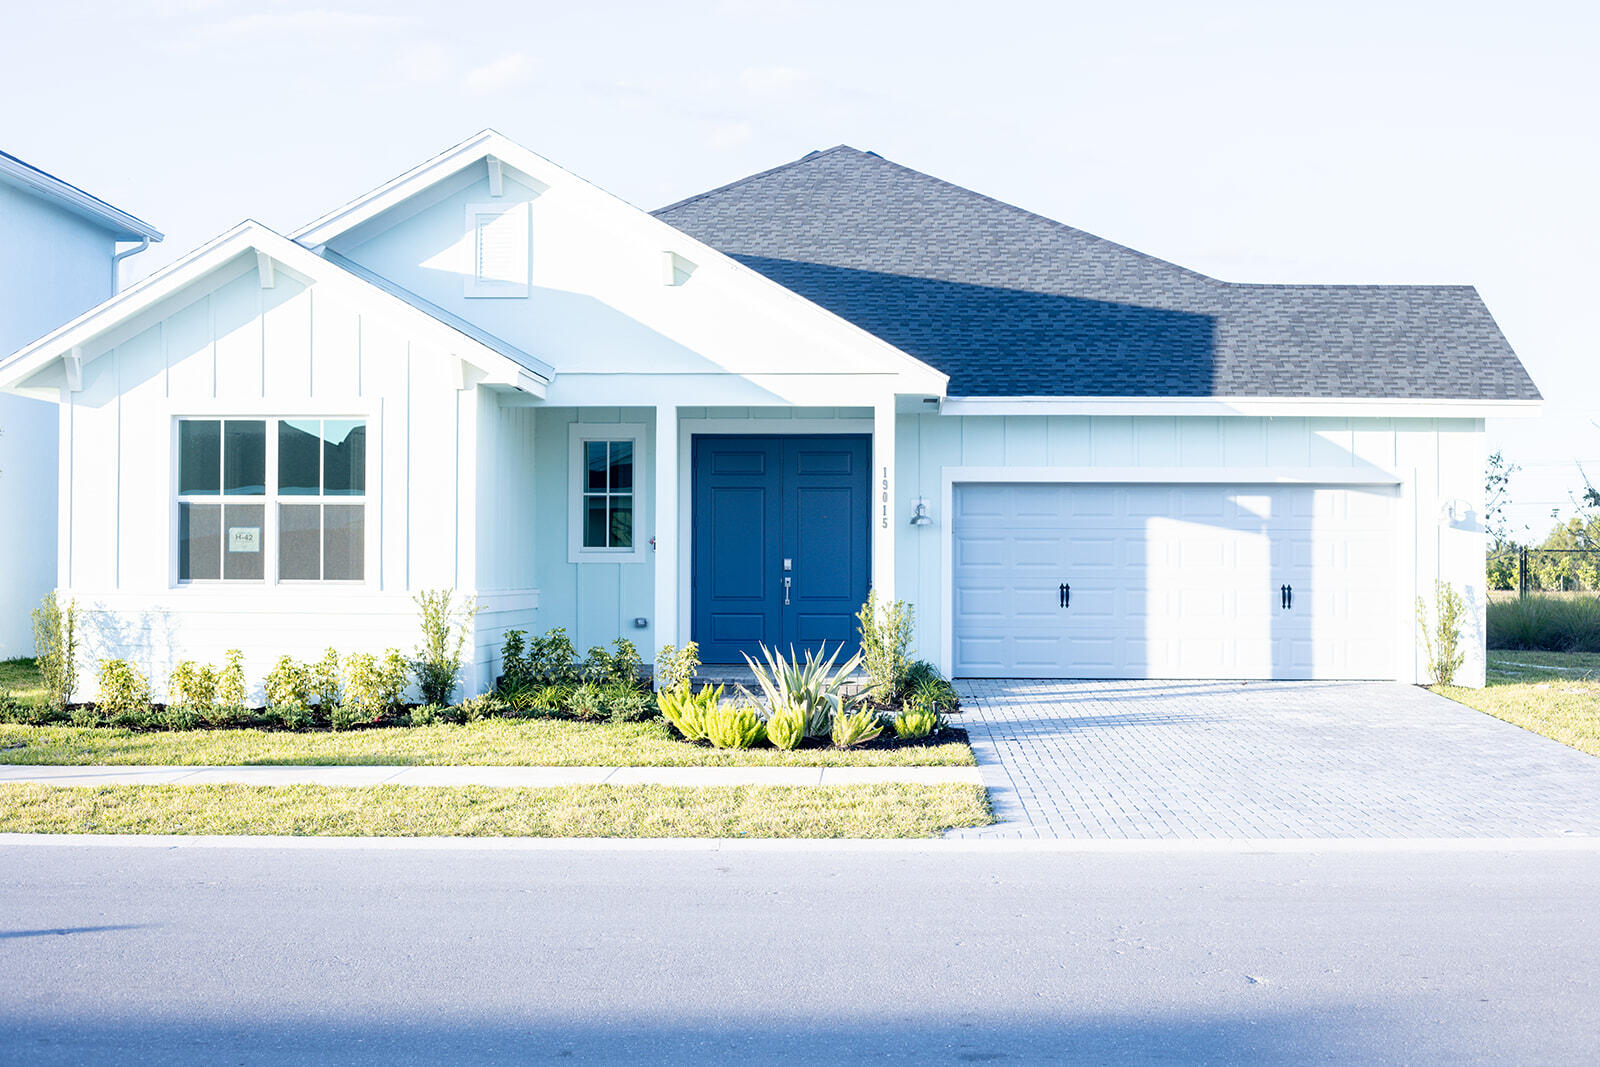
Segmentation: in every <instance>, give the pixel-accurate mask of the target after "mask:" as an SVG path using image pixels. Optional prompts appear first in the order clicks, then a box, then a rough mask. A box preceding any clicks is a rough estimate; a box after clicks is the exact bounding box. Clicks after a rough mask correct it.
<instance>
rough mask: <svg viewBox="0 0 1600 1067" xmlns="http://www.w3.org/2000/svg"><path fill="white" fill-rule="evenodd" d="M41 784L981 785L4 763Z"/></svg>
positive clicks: (616, 772) (696, 771) (812, 777)
mask: <svg viewBox="0 0 1600 1067" xmlns="http://www.w3.org/2000/svg"><path fill="white" fill-rule="evenodd" d="M8 782H33V783H36V784H39V785H80V786H99V785H220V784H237V785H344V786H363V785H415V786H439V785H483V786H493V787H497V788H504V787H511V786H523V787H548V786H563V785H680V786H711V785H796V786H810V785H887V784H891V783H909V784H913V785H945V784H959V785H982V784H983V775H982V773H981V772H980V771H979V770H978V768H976V767H376V766H340V767H327V766H280V765H274V766H261V767H129V766H118V767H106V766H97V767H87V766H85V767H74V766H61V765H49V766H45V765H39V766H34V765H25V764H0V784H3V783H8Z"/></svg>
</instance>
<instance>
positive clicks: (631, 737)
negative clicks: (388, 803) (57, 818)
mask: <svg viewBox="0 0 1600 1067" xmlns="http://www.w3.org/2000/svg"><path fill="white" fill-rule="evenodd" d="M973 762H974V761H973V758H972V749H971V748H969V747H967V745H966V743H965V742H962V741H945V742H943V743H930V744H925V745H910V746H906V747H903V748H861V749H850V750H846V751H843V752H840V751H835V750H834V749H831V748H802V749H798V750H796V751H793V752H783V751H780V750H778V749H774V748H756V749H749V750H746V751H742V752H737V751H723V750H718V749H713V748H705V747H702V746H699V745H691V744H688V743H686V742H684V741H681V740H678V739H677V738H676V737H675V735H674V734H673V733H672V731H671V730H670V728H668V726H667V725H666V723H663V722H661V721H660V720H655V721H652V722H634V723H608V722H572V721H569V720H565V719H530V720H511V719H486V720H484V721H482V722H473V723H466V724H464V725H454V724H440V725H437V726H406V727H389V728H384V729H373V730H351V731H348V732H343V733H329V732H327V731H317V732H312V733H289V732H286V731H275V730H181V731H164V730H157V731H149V732H142V731H141V732H135V731H132V730H121V729H113V728H109V727H98V726H96V727H79V726H15V725H7V724H0V763H30V764H40V763H51V764H79V765H82V764H100V763H103V764H140V765H150V764H170V765H179V766H244V765H248V764H263V763H285V764H309V765H317V764H390V765H396V766H448V765H451V764H456V765H470V766H485V767H517V766H543V767H588V766H599V767H910V766H938V767H970V766H972V764H973Z"/></svg>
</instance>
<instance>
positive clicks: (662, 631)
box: [651, 404, 678, 661]
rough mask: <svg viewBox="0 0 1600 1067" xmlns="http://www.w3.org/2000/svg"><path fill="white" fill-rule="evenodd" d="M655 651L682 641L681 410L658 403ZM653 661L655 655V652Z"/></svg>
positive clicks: (654, 552)
mask: <svg viewBox="0 0 1600 1067" xmlns="http://www.w3.org/2000/svg"><path fill="white" fill-rule="evenodd" d="M654 501H655V541H656V543H655V545H654V547H653V555H654V557H655V558H654V561H653V562H654V563H655V589H656V600H655V605H656V607H655V618H654V619H653V620H651V622H652V624H653V625H654V627H655V651H656V652H657V653H659V652H660V651H661V646H662V645H675V644H677V643H678V409H677V407H676V406H675V405H669V404H660V405H657V406H656V479H655V496H654ZM651 659H652V661H653V660H654V659H655V657H654V656H653V655H652V657H651Z"/></svg>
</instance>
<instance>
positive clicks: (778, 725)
mask: <svg viewBox="0 0 1600 1067" xmlns="http://www.w3.org/2000/svg"><path fill="white" fill-rule="evenodd" d="M805 739H806V712H805V709H804V708H802V707H801V706H800V705H798V704H782V705H779V706H778V707H775V708H773V709H772V711H771V713H770V714H768V715H767V740H768V741H771V742H772V744H773V746H774V747H775V748H782V749H791V748H796V747H798V746H799V744H800V742H801V741H804V740H805Z"/></svg>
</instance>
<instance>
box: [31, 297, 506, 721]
mask: <svg viewBox="0 0 1600 1067" xmlns="http://www.w3.org/2000/svg"><path fill="white" fill-rule="evenodd" d="M109 340H111V341H113V342H115V344H114V347H111V348H108V349H103V350H99V351H89V352H86V353H85V359H86V362H85V367H84V388H83V390H82V391H81V392H78V393H73V394H68V404H67V405H66V407H65V409H64V412H63V419H64V420H65V422H66V425H67V430H66V432H65V433H64V435H63V436H64V440H66V442H67V444H68V454H67V455H66V456H65V458H64V461H63V463H62V479H63V480H62V485H63V486H64V487H65V492H66V493H67V494H68V498H69V500H70V506H71V510H72V523H71V527H70V530H69V531H68V536H67V537H66V538H64V539H63V542H62V546H63V547H62V551H61V567H60V584H61V585H62V586H63V587H64V588H65V589H66V591H67V592H68V594H69V595H71V596H73V597H74V598H75V599H76V600H77V602H78V604H79V606H80V608H81V609H83V611H84V637H85V646H86V657H85V661H86V662H85V671H84V682H85V685H84V689H83V691H84V692H85V694H88V695H92V693H93V688H94V687H93V684H92V683H93V674H94V664H95V661H96V660H97V659H98V658H99V657H100V656H104V655H114V654H116V655H125V656H128V657H130V658H132V659H134V660H135V661H136V662H138V663H139V665H140V666H141V667H142V668H143V669H145V670H146V671H148V672H150V673H151V674H152V675H153V676H154V678H155V680H156V682H157V683H158V686H159V685H162V684H164V681H165V678H166V674H167V672H168V670H169V669H170V667H171V665H172V664H173V663H175V662H177V661H178V660H181V659H184V658H188V657H196V658H201V659H205V660H209V661H212V662H220V661H221V659H222V655H223V653H224V652H225V651H226V650H227V649H229V648H241V649H243V650H245V652H246V662H247V669H248V672H249V675H250V679H251V682H252V687H253V689H254V690H255V691H256V692H257V693H259V686H260V680H261V677H262V675H263V674H264V673H265V671H266V670H267V669H268V668H269V667H270V666H271V665H272V662H273V660H274V659H276V657H277V656H278V655H280V654H282V653H288V654H291V655H294V656H297V657H312V656H315V655H317V654H318V653H319V652H320V651H321V649H323V648H325V647H327V646H329V645H332V646H335V647H337V648H339V649H340V651H342V652H350V651H361V650H366V651H379V650H382V649H384V648H389V647H396V648H400V649H402V650H405V651H408V652H409V651H410V650H411V649H413V648H415V646H416V644H417V642H418V638H419V634H418V630H417V613H416V608H415V605H414V604H413V602H412V597H413V595H414V594H415V592H416V591H417V590H420V589H425V588H456V589H458V590H460V591H461V592H462V593H463V595H465V594H469V593H472V592H474V591H475V589H476V587H477V583H478V582H479V580H480V573H479V569H478V552H479V545H478V536H479V535H478V533H477V531H476V528H475V524H476V519H475V516H474V514H473V512H472V507H473V504H474V502H475V500H476V499H477V498H478V496H479V473H478V457H479V441H480V434H479V429H478V422H479V418H480V414H481V413H482V412H483V411H485V410H488V411H497V409H495V408H494V406H493V400H492V397H490V394H488V393H487V392H486V391H480V390H478V389H468V390H466V391H464V392H460V393H458V392H457V391H456V389H455V388H454V378H453V373H454V362H453V357H452V356H451V355H450V354H448V353H444V352H440V351H434V350H432V349H430V348H428V347H426V346H423V345H420V344H418V343H416V342H414V341H412V340H411V339H409V338H407V337H404V336H401V335H400V334H399V333H398V332H397V331H396V329H395V328H394V327H393V326H391V325H385V324H383V323H381V322H379V321H376V320H375V318H374V317H373V316H370V315H364V314H362V313H361V312H360V311H359V310H358V309H357V308H355V307H353V306H351V305H349V304H348V303H347V302H346V301H345V300H343V299H341V298H339V297H337V296H331V295H329V294H327V293H325V292H321V291H318V290H316V289H314V288H311V289H308V288H306V287H305V286H303V285H302V284H300V283H299V282H297V281H296V280H295V279H294V278H293V277H291V276H290V275H288V274H287V272H283V271H279V272H278V274H277V279H276V286H275V287H274V288H272V289H261V288H260V287H259V284H258V282H257V278H256V273H255V271H254V270H253V269H252V270H249V271H244V272H242V273H238V274H237V275H236V276H234V277H232V278H231V280H227V281H226V282H225V284H222V285H220V286H217V287H215V288H214V289H212V290H211V291H209V292H206V291H204V289H203V287H202V288H201V289H200V290H199V295H198V296H191V300H190V302H188V303H186V304H181V305H177V306H171V305H169V306H166V307H164V308H162V309H160V310H159V311H158V312H155V313H151V314H150V315H148V316H146V317H144V318H143V319H141V320H139V321H137V322H136V323H134V324H131V325H130V326H129V327H128V328H125V329H120V330H118V331H117V333H116V335H115V336H113V337H111V338H110V339H109ZM480 392H481V394H482V395H481V396H480ZM485 397H489V399H488V400H487V401H486V400H485V399H484V398H485ZM307 414H324V415H352V416H360V417H365V418H366V419H367V420H368V432H369V435H370V437H369V466H368V483H367V523H368V526H369V537H368V548H367V565H366V571H367V581H366V582H365V583H364V584H363V585H361V586H348V585H341V586H333V587H328V588H326V589H317V588H307V587H305V586H298V587H294V586H280V587H275V588H274V587H267V586H262V585H250V584H243V583H240V584H232V583H230V584H226V585H211V586H203V585H193V586H180V585H178V584H177V582H176V570H175V558H176V550H175V547H174V546H175V537H176V531H175V525H176V507H175V504H174V501H173V495H172V491H173V464H174V460H175V457H174V456H173V439H174V430H173V423H174V419H175V418H176V417H177V416H179V415H201V416H205V415H213V416H230V415H231V416H269V417H270V416H274V415H279V416H281V415H307ZM497 414H498V413H497ZM511 417H512V418H514V419H520V420H521V421H522V423H523V425H524V430H523V434H522V440H524V441H525V440H526V439H527V438H528V436H529V434H530V432H531V431H530V430H529V429H528V424H530V423H531V420H532V414H531V412H528V413H526V414H523V413H518V414H516V415H515V416H511ZM521 460H522V461H525V462H527V463H530V464H531V455H527V454H523V455H522V456H521ZM513 477H514V472H512V471H510V470H509V468H508V470H507V478H513ZM501 488H502V489H507V488H510V486H509V485H503V486H502V487H501ZM490 495H496V494H490ZM499 495H506V494H505V493H504V492H502V493H500V494H499ZM514 519H515V521H518V522H521V523H523V524H524V525H527V524H529V523H531V512H528V511H527V510H526V509H524V511H523V512H522V513H521V514H520V515H519V516H514ZM266 549H267V551H268V552H275V551H276V545H272V544H269V545H267V546H266ZM512 558H513V557H512V556H511V555H510V554H509V553H507V552H495V551H491V552H489V553H488V559H486V560H485V567H488V568H492V567H493V566H495V565H497V564H498V563H501V562H504V561H507V560H511V559H512ZM481 577H482V579H483V580H485V581H486V582H487V584H488V585H489V586H491V587H493V588H496V589H499V590H502V591H506V590H508V589H509V588H511V587H510V586H508V585H507V582H510V581H514V582H516V583H518V584H519V585H520V586H521V589H522V591H521V594H520V601H518V602H519V603H520V602H526V601H528V600H529V599H530V598H535V599H536V594H533V593H532V592H531V580H532V575H531V572H530V570H529V569H528V568H526V567H524V568H523V569H522V570H521V571H515V570H514V569H513V571H511V572H508V576H507V577H498V576H495V575H493V574H491V573H485V574H483V575H482V576H481ZM506 604H507V601H506V600H505V598H501V601H500V602H498V603H497V604H496V605H494V606H495V607H496V608H497V610H503V609H505V607H506ZM485 622H486V623H489V624H491V625H492V624H494V623H495V622H496V619H495V618H494V616H493V615H492V614H490V615H488V616H486V617H485ZM501 628H502V630H503V626H502V627H501ZM474 658H475V659H478V660H482V659H483V657H482V656H481V655H480V656H476V657H474ZM484 666H486V664H480V667H484ZM482 674H483V670H481V669H480V670H478V671H476V672H475V676H474V678H473V680H474V681H479V680H481V675H482ZM158 695H159V691H158Z"/></svg>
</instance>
